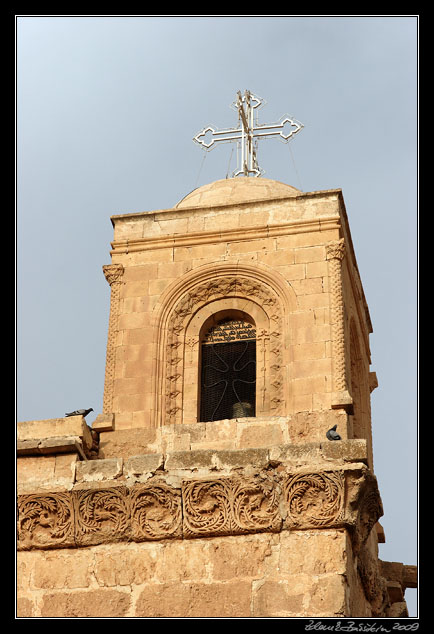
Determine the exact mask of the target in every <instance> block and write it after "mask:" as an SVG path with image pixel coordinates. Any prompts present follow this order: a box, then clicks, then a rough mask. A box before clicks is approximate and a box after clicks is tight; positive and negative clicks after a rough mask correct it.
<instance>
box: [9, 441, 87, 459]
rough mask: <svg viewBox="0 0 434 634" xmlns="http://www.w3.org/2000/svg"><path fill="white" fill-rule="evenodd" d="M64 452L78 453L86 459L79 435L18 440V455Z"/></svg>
mask: <svg viewBox="0 0 434 634" xmlns="http://www.w3.org/2000/svg"><path fill="white" fill-rule="evenodd" d="M62 453H77V454H78V455H79V456H80V458H81V460H86V459H87V458H86V454H85V452H84V449H83V444H82V441H81V438H80V437H78V436H55V437H54V438H44V439H43V440H38V439H28V440H18V441H17V456H35V455H49V454H62Z"/></svg>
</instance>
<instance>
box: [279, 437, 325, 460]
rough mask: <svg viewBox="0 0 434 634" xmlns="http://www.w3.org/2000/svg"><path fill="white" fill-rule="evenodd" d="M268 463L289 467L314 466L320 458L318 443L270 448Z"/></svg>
mask: <svg viewBox="0 0 434 634" xmlns="http://www.w3.org/2000/svg"><path fill="white" fill-rule="evenodd" d="M269 458H270V462H272V463H273V464H276V463H284V464H286V463H288V464H290V465H304V464H311V463H313V464H315V463H317V462H318V461H319V460H320V458H321V453H320V443H319V442H316V443H312V442H311V443H303V444H290V445H280V446H275V447H270V454H269Z"/></svg>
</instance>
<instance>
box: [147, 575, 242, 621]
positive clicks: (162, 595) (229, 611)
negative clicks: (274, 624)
mask: <svg viewBox="0 0 434 634" xmlns="http://www.w3.org/2000/svg"><path fill="white" fill-rule="evenodd" d="M250 601H251V591H250V583H248V582H242V581H236V582H232V583H206V582H204V583H191V582H188V583H182V582H181V583H179V582H173V583H163V584H158V585H155V584H153V585H148V586H146V587H145V588H144V589H143V591H142V593H141V594H140V596H139V598H138V599H137V603H136V612H135V616H136V617H139V618H167V617H171V618H219V617H226V618H243V617H249V616H250Z"/></svg>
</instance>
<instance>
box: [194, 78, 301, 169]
mask: <svg viewBox="0 0 434 634" xmlns="http://www.w3.org/2000/svg"><path fill="white" fill-rule="evenodd" d="M263 103H265V102H264V101H263V100H262V99H260V98H259V97H257V96H255V95H253V94H252V93H251V92H250V91H248V90H246V91H245V92H244V95H241V92H240V91H238V93H237V98H236V101H235V102H233V103H232V106H231V107H233V108H234V109H235V110H237V112H238V126H237V127H236V128H228V129H226V130H218V129H217V128H214V127H213V126H208V127H206V128H204V129H203V130H201V131H200V132H198V134H196V136H195V137H194V138H193V141H195V143H198V145H200V146H201V147H202V148H203V149H204V150H212V149H213V148H214V147H215V145H216V143H219V142H223V143H226V142H229V141H236V142H237V147H238V150H239V165H238V169H237V170H235V172H233V174H232V176H240V175H243V176H249V175H250V174H252V175H253V176H260V175H261V174H263V173H264V172H263V170H262V169H261V168H260V167H259V165H258V160H257V155H256V151H257V145H258V141H259V139H261V138H262V139H263V138H268V137H272V136H278V137H280V140H281V141H283V142H284V143H287V142H288V141H289V139H290V138H292V137H293V136H294V135H295V134H297V132H300V130H301V129H302V128H303V127H304V126H303V124H302V123H300V122H299V121H297V120H296V119H294V118H293V117H290V116H288V115H284V116H283V117H282V118H281V119H280V121H279V122H278V123H271V124H262V125H260V124H259V123H258V118H257V114H256V113H255V110H257V109H258V108H260V107H261V106H262V105H263Z"/></svg>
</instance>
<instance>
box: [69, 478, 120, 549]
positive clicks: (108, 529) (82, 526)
mask: <svg viewBox="0 0 434 634" xmlns="http://www.w3.org/2000/svg"><path fill="white" fill-rule="evenodd" d="M73 498H74V504H75V511H76V513H75V535H76V542H77V545H79V546H85V545H90V544H100V543H107V542H113V541H121V540H126V539H128V537H129V533H130V530H129V528H130V522H129V504H128V491H127V489H126V488H125V487H110V488H107V489H96V490H95V489H91V490H84V491H74V492H73Z"/></svg>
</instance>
